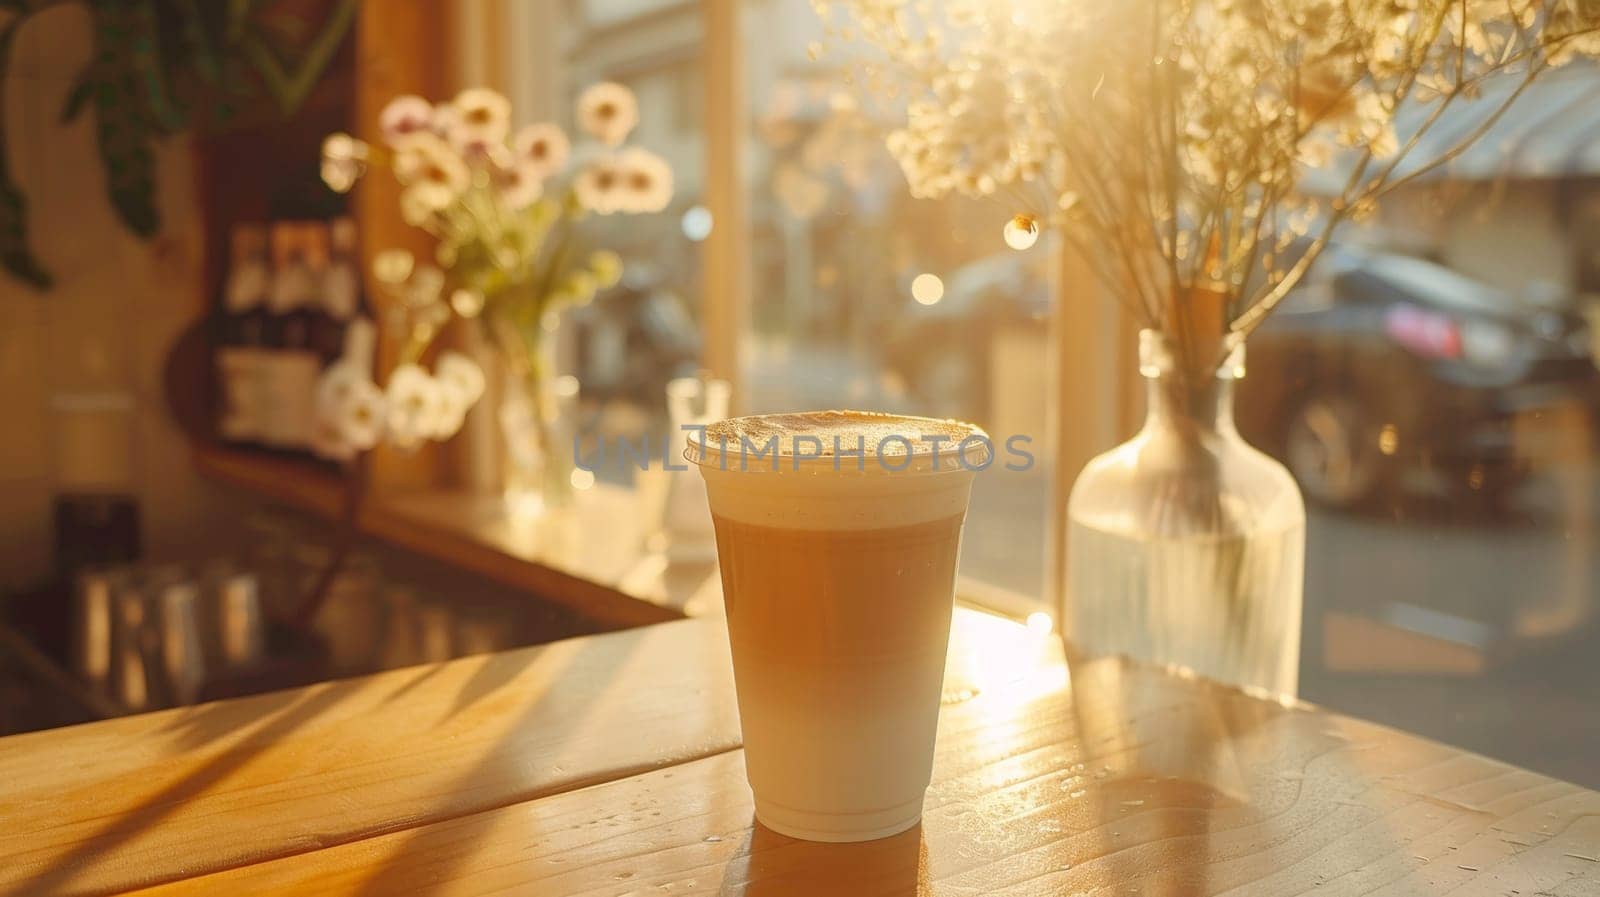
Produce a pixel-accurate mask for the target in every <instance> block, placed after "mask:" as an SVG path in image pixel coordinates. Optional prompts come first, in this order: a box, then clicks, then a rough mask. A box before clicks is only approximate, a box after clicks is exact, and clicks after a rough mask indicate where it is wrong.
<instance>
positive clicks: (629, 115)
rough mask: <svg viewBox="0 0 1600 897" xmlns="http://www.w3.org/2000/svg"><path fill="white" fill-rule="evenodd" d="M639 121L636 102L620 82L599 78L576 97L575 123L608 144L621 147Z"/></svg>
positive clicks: (585, 131)
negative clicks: (596, 82) (599, 80)
mask: <svg viewBox="0 0 1600 897" xmlns="http://www.w3.org/2000/svg"><path fill="white" fill-rule="evenodd" d="M638 123H639V101H638V100H637V99H636V98H635V97H634V95H633V91H631V90H629V89H628V88H626V87H624V86H622V85H621V84H617V83H615V82H613V81H602V82H600V83H599V84H592V85H590V86H589V87H588V88H586V89H585V90H584V91H583V93H582V94H579V96H578V126H579V127H581V128H582V129H583V131H584V133H586V134H589V135H590V136H592V137H594V138H595V139H597V140H599V141H600V142H602V143H604V144H606V145H607V146H621V145H622V141H624V140H627V139H628V134H629V132H631V131H632V130H633V128H634V126H635V125H637V124H638Z"/></svg>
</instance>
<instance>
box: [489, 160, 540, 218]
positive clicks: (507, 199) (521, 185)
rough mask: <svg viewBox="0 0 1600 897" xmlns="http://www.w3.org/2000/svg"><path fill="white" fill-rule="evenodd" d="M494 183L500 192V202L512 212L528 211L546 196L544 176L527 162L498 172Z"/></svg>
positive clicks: (518, 163)
mask: <svg viewBox="0 0 1600 897" xmlns="http://www.w3.org/2000/svg"><path fill="white" fill-rule="evenodd" d="M494 183H495V187H496V188H497V189H498V190H499V191H500V201H501V202H503V203H505V204H506V207H507V208H509V209H511V210H512V211H518V212H519V211H521V210H523V209H526V208H527V207H528V206H531V205H533V203H534V201H535V200H537V199H538V198H539V197H540V196H542V195H544V179H543V177H542V175H540V173H539V170H538V169H536V168H534V167H533V166H532V165H531V164H529V163H527V162H517V163H516V164H514V165H512V166H511V167H509V168H503V169H500V170H498V171H496V172H495V174H494Z"/></svg>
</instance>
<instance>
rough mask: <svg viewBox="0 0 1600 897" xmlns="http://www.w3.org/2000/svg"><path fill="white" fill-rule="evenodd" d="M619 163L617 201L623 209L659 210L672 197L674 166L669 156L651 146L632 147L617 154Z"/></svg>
mask: <svg viewBox="0 0 1600 897" xmlns="http://www.w3.org/2000/svg"><path fill="white" fill-rule="evenodd" d="M616 166H617V171H618V173H619V175H620V176H621V181H622V184H621V199H620V201H619V203H618V208H619V209H620V210H621V211H624V212H632V213H639V212H659V211H661V210H662V209H664V208H666V207H667V203H669V202H671V201H672V166H670V165H668V164H667V160H665V159H663V158H661V157H660V156H658V155H656V154H655V153H652V152H650V151H649V150H646V149H640V148H638V147H630V148H628V149H625V150H623V151H622V152H621V153H620V154H619V155H618V156H617V162H616Z"/></svg>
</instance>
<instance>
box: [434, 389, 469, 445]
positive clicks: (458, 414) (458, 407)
mask: <svg viewBox="0 0 1600 897" xmlns="http://www.w3.org/2000/svg"><path fill="white" fill-rule="evenodd" d="M471 407H472V406H471V405H470V404H468V403H466V402H463V401H461V397H460V396H458V395H456V394H455V393H453V392H450V391H448V390H444V391H441V392H440V393H439V402H438V405H437V406H436V407H435V408H434V413H433V420H432V429H431V430H430V431H429V433H428V436H429V438H431V439H436V440H438V441H439V442H444V441H445V440H446V439H449V438H450V437H452V436H454V435H456V434H457V433H459V432H460V431H461V425H462V424H464V423H466V421H467V409H468V408H471Z"/></svg>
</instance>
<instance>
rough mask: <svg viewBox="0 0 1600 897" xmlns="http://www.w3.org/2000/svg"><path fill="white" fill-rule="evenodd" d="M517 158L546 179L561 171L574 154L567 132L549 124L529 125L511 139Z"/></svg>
mask: <svg viewBox="0 0 1600 897" xmlns="http://www.w3.org/2000/svg"><path fill="white" fill-rule="evenodd" d="M511 148H512V149H513V150H514V151H516V154H517V157H518V158H519V159H521V160H522V161H523V162H525V163H526V164H528V165H531V166H533V168H534V170H535V171H537V172H538V173H539V177H541V178H545V177H549V176H550V175H552V174H555V173H556V172H558V171H560V170H561V167H562V166H563V165H566V164H567V156H569V155H570V154H571V153H572V144H571V143H569V142H568V141H567V135H566V132H565V131H562V130H561V129H560V128H558V127H556V126H555V125H553V124H550V123H549V122H540V123H538V124H532V125H528V126H527V127H526V128H523V129H522V130H520V131H518V132H517V135H516V136H515V137H513V138H511Z"/></svg>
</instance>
